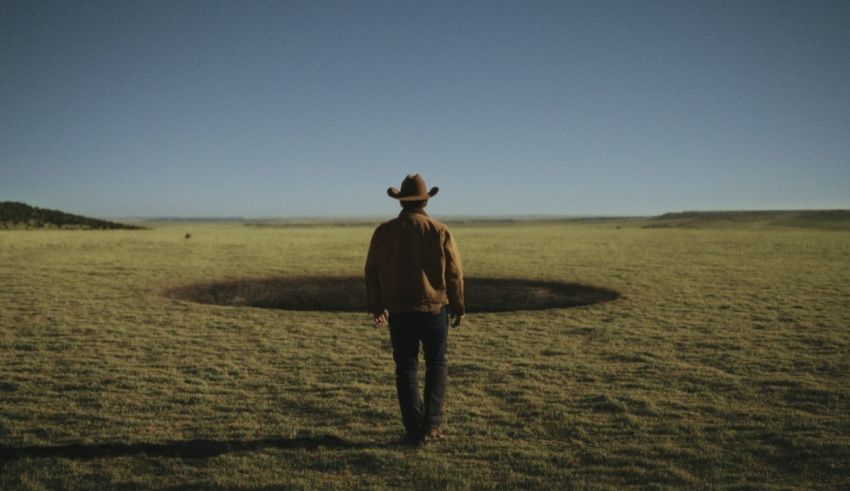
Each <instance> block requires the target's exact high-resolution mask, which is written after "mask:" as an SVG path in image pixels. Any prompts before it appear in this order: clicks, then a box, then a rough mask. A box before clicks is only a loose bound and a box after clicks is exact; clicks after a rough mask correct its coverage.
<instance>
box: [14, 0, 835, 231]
mask: <svg viewBox="0 0 850 491" xmlns="http://www.w3.org/2000/svg"><path fill="white" fill-rule="evenodd" d="M0 60H2V67H3V68H2V72H3V75H2V77H0V201H6V200H14V201H23V202H26V203H29V204H33V205H36V206H41V207H46V208H58V209H61V210H64V211H68V212H72V213H79V214H84V215H90V216H96V217H133V216H178V217H186V216H246V217H315V216H334V217H344V216H384V215H391V214H394V213H395V210H396V206H397V205H395V204H394V203H393V201H392V200H391V199H390V198H389V197H387V195H386V188H387V187H388V186H396V187H398V186H399V184H400V182H401V180H402V179H403V177H404V176H405V174H407V173H411V172H419V173H421V174H422V175H423V176H424V177H425V179H426V180H427V182H428V184H429V185H435V186H439V187H440V189H441V191H440V194H439V195H437V197H435V198H434V199H433V200H432V201H431V203H430V204H429V209H430V210H432V212H433V213H434V214H436V215H438V216H439V215H528V214H550V215H648V214H657V213H663V212H666V211H681V210H708V209H711V210H716V209H777V208H779V209H797V208H850V2H846V1H840V2H838V1H837V2H827V1H796V2H785V1H772V0H771V1H762V2H756V1H730V2H723V1H705V2H687V1H679V0H675V1H670V2H631V1H622V2H598V1H592V2H591V1H588V2H564V1H555V2H535V1H531V2H520V1H518V2H394V1H392V2H347V1H340V2H325V1H305V2H296V1H292V2H277V1H275V2H244V1H239V2H237V1H233V2H213V1H202V2H191V1H168V2H155V1H150V2H148V1H145V2H142V1H124V2H122V1H108V2H95V1H73V2H72V1H55V2H36V1H30V0H27V1H21V2H18V1H8V0H6V1H2V2H0Z"/></svg>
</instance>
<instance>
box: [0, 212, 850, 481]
mask: <svg viewBox="0 0 850 491" xmlns="http://www.w3.org/2000/svg"><path fill="white" fill-rule="evenodd" d="M830 228H834V227H830ZM371 231H372V228H371V227H370V226H365V225H357V226H347V227H339V226H321V225H313V226H304V227H297V226H293V227H247V226H244V225H242V224H235V223H234V224H202V223H180V224H156V225H154V228H153V229H151V230H144V231H60V230H47V231H0V285H2V287H0V306H2V308H0V489H17V488H22V489H44V488H48V489H52V488H93V489H95V488H96V489H100V488H120V489H133V488H151V487H156V488H227V489H249V488H263V487H267V488H274V487H282V488H289V489H302V488H303V489H314V488H323V489H332V488H338V489H351V488H358V489H362V488H366V489H382V488H402V489H413V488H415V489H466V488H471V489H515V488H572V487H575V488H586V487H591V488H602V489H604V488H622V487H639V488H665V487H673V488H694V487H712V488H714V487H718V488H735V489H748V488H758V489H764V488H773V489H790V488H799V489H812V488H820V489H839V488H845V489H846V488H848V487H850V281H848V279H849V278H850V232H847V231H835V230H819V229H817V228H811V227H810V228H806V229H802V228H795V227H791V226H784V227H765V226H760V227H745V226H740V225H736V226H735V227H734V228H723V227H710V228H702V229H694V228H690V229H683V228H657V229H645V228H642V224H641V223H640V222H637V221H628V220H627V221H622V222H614V221H600V222H598V223H588V224H582V223H515V224H506V225H487V224H484V225H481V224H478V225H475V224H470V225H458V226H455V227H454V228H453V231H454V233H455V236H456V237H457V241H458V244H459V247H460V250H461V254H462V256H463V260H464V267H465V271H466V274H467V275H468V276H470V277H482V278H521V279H523V278H524V279H541V280H557V281H564V282H576V283H581V284H587V285H595V286H600V287H606V288H610V289H613V290H616V291H617V292H619V293H620V294H621V295H622V296H621V298H619V299H617V300H614V301H610V302H605V303H600V304H596V305H589V306H583V307H576V308H569V309H548V310H537V311H513V312H498V313H477V314H471V315H469V316H468V318H467V319H466V323H465V325H464V326H463V327H462V328H461V329H460V330H453V331H452V332H451V336H450V340H449V343H450V347H449V392H448V400H447V406H446V412H447V415H446V418H447V421H446V425H447V426H446V432H447V433H448V435H449V439H448V440H447V441H445V442H441V443H438V444H430V445H427V446H425V447H424V448H422V449H419V450H415V451H414V450H412V449H411V448H409V447H407V446H404V445H401V444H399V443H398V441H399V439H400V437H401V435H402V431H401V425H400V422H399V418H398V415H397V412H398V410H397V402H396V399H395V393H394V385H393V377H394V375H393V366H392V359H391V353H390V347H389V340H388V334H387V332H385V331H383V330H381V329H378V328H374V327H372V326H371V323H370V322H369V319H368V318H367V316H366V315H365V314H362V313H351V312H310V311H284V310H278V309H261V308H251V307H240V306H218V305H203V304H196V303H190V302H185V301H181V300H176V299H174V298H169V297H167V296H165V295H164V292H165V291H166V290H168V289H170V288H172V287H174V286H180V285H189V284H192V283H195V282H207V281H218V280H222V281H223V280H234V279H246V278H267V277H278V278H279V277H295V276H299V277H302V276H323V275H337V276H352V275H359V274H361V272H362V268H363V262H364V259H365V253H366V249H367V247H368V241H369V238H370V236H371ZM185 233H191V234H192V238H191V239H185V238H184V234H185Z"/></svg>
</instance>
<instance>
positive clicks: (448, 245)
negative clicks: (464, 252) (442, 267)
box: [443, 230, 466, 315]
mask: <svg viewBox="0 0 850 491" xmlns="http://www.w3.org/2000/svg"><path fill="white" fill-rule="evenodd" d="M443 253H444V254H445V256H446V294H447V295H448V297H449V311H450V312H451V313H452V314H456V315H463V314H464V313H465V312H466V308H465V306H464V299H463V267H462V266H461V263H460V252H459V251H458V250H457V246H456V245H455V242H454V239H453V238H452V234H451V232H449V231H448V230H446V237H445V239H444V242H443Z"/></svg>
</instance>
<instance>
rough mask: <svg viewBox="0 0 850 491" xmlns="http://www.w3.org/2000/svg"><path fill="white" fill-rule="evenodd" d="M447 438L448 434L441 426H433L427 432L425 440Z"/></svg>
mask: <svg viewBox="0 0 850 491" xmlns="http://www.w3.org/2000/svg"><path fill="white" fill-rule="evenodd" d="M445 439H446V434H445V433H443V432H442V431H441V430H440V429H439V428H431V429H430V430H428V431H426V432H425V440H431V441H439V440H445Z"/></svg>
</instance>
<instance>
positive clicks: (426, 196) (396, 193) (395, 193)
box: [387, 186, 440, 201]
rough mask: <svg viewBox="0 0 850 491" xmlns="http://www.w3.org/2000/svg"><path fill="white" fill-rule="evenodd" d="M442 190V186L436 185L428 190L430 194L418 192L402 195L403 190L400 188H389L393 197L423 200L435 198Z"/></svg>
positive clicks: (388, 190)
mask: <svg viewBox="0 0 850 491" xmlns="http://www.w3.org/2000/svg"><path fill="white" fill-rule="evenodd" d="M439 191H440V188H438V187H437V186H434V187H432V188H431V190H430V191H428V194H417V195H413V196H402V194H401V191H399V190H398V188H389V189H387V194H388V195H389V196H390V198H392V199H397V200H399V201H422V200H423V199H429V198H433V197H434V196H436V195H437V192H439Z"/></svg>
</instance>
